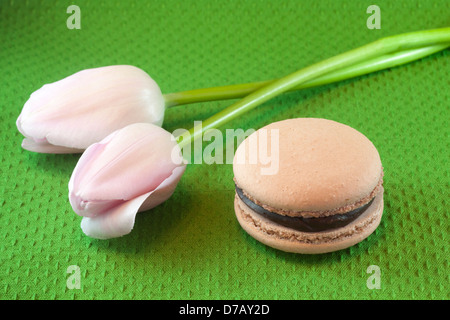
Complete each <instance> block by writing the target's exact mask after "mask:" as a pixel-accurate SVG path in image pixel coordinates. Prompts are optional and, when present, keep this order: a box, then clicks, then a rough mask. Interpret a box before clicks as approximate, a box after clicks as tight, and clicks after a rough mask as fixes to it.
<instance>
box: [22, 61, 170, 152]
mask: <svg viewBox="0 0 450 320" xmlns="http://www.w3.org/2000/svg"><path fill="white" fill-rule="evenodd" d="M164 104H165V101H164V97H163V95H162V92H161V90H160V88H159V87H158V85H157V83H156V82H155V81H154V80H153V79H152V78H151V77H150V76H149V75H148V74H147V73H145V72H144V71H143V70H141V69H139V68H137V67H134V66H128V65H118V66H107V67H100V68H94V69H87V70H83V71H80V72H77V73H75V74H73V75H71V76H69V77H66V78H64V79H62V80H59V81H56V82H54V83H51V84H47V85H44V86H43V87H41V88H40V89H39V90H37V91H35V92H33V93H32V94H31V95H30V98H29V99H28V101H27V102H26V103H25V105H24V107H23V109H22V112H21V114H20V115H19V117H18V119H17V122H16V124H17V128H18V130H19V131H20V132H21V133H22V134H23V135H24V136H25V137H26V138H31V139H34V140H37V141H39V140H41V139H46V141H47V142H48V144H51V145H56V146H61V147H66V148H67V149H66V151H65V152H66V153H68V152H70V151H74V152H77V153H79V152H81V151H82V150H85V149H86V148H87V147H88V146H89V145H91V144H93V143H95V142H98V141H100V140H102V139H103V138H104V137H106V136H107V135H108V134H110V133H111V132H113V131H115V130H117V129H121V128H123V127H125V126H127V125H129V124H132V123H136V122H146V123H153V124H155V125H157V126H161V125H162V122H163V118H164V111H165V106H164ZM25 145H26V146H28V144H26V143H25ZM30 150H31V151H37V152H45V153H47V152H48V153H53V152H52V151H56V152H57V151H59V150H61V149H58V148H55V149H52V148H45V147H42V148H40V147H37V148H35V147H33V146H31V147H30ZM80 150H81V151H80Z"/></svg>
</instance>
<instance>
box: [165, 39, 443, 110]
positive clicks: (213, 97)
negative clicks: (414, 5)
mask: <svg viewBox="0 0 450 320" xmlns="http://www.w3.org/2000/svg"><path fill="white" fill-rule="evenodd" d="M448 47H450V43H444V44H438V45H431V46H427V47H423V48H417V49H410V50H404V51H400V52H394V53H392V54H386V55H383V56H380V57H377V58H374V59H370V60H367V61H363V62H361V63H358V64H355V65H352V66H349V67H347V68H342V69H340V70H337V71H335V72H331V73H328V74H326V75H324V76H321V77H318V78H316V79H313V80H311V81H307V82H305V83H303V84H301V85H299V86H296V87H294V88H291V89H289V90H288V91H297V90H301V89H307V88H312V87H317V86H321V85H327V84H330V83H334V82H338V81H343V80H347V79H351V78H355V77H359V76H362V75H365V74H368V73H372V72H376V71H380V70H383V69H388V68H394V67H397V66H400V65H404V64H406V63H409V62H412V61H415V60H419V59H422V58H424V57H426V56H429V55H432V54H434V53H436V52H439V51H442V50H445V49H447V48H448ZM274 81H275V80H266V81H259V82H252V83H243V84H235V85H228V86H220V87H213V88H204V89H195V90H189V91H181V92H175V93H167V94H165V95H164V98H165V101H166V107H167V108H170V107H175V106H179V105H186V104H191V103H198V102H208V101H217V100H228V99H239V98H243V97H245V96H246V95H249V94H250V93H252V92H253V91H256V90H257V89H260V88H262V87H264V86H266V85H268V84H270V83H272V82H274Z"/></svg>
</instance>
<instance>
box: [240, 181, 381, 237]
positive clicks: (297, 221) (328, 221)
mask: <svg viewBox="0 0 450 320" xmlns="http://www.w3.org/2000/svg"><path fill="white" fill-rule="evenodd" d="M236 193H237V194H238V196H239V198H240V199H241V200H242V201H243V202H244V203H245V204H246V205H247V206H248V207H249V208H250V209H252V210H253V211H254V212H256V213H257V214H260V215H262V216H263V217H265V218H267V219H269V220H271V221H273V222H275V223H277V224H280V225H282V226H285V227H288V228H291V229H295V230H298V231H303V232H319V231H325V230H331V229H337V228H341V227H344V226H346V225H347V224H349V223H350V222H352V221H353V220H355V219H356V218H358V217H359V216H360V215H361V214H362V213H363V212H364V211H366V209H367V208H368V207H369V206H370V205H371V204H372V202H373V199H372V200H370V202H369V203H367V204H365V205H363V206H362V207H360V208H356V209H354V210H352V211H349V212H346V213H343V214H335V215H332V216H328V217H318V218H303V217H288V216H283V215H280V214H278V213H275V212H272V211H269V210H267V209H264V208H263V207H261V206H260V205H257V204H256V203H254V202H253V201H251V200H250V199H249V198H247V197H246V196H245V195H244V192H243V191H242V189H240V188H239V187H238V186H236Z"/></svg>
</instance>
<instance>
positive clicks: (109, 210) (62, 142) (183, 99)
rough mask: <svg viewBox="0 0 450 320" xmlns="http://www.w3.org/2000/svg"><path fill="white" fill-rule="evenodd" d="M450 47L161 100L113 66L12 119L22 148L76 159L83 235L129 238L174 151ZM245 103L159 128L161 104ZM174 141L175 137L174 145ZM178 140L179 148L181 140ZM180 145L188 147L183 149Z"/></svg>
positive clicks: (39, 94) (370, 57) (384, 43)
mask: <svg viewBox="0 0 450 320" xmlns="http://www.w3.org/2000/svg"><path fill="white" fill-rule="evenodd" d="M448 47H450V28H441V29H434V30H424V31H417V32H411V33H405V34H400V35H395V36H390V37H386V38H382V39H380V40H377V41H375V42H372V43H369V44H367V45H364V46H362V47H359V48H356V49H353V50H350V51H348V52H345V53H342V54H339V55H337V56H334V57H331V58H329V59H326V60H323V61H321V62H318V63H315V64H313V65H311V66H308V67H306V68H303V69H301V70H298V71H296V72H294V73H292V74H289V75H287V76H285V77H283V78H281V79H278V80H273V81H264V82H258V83H250V84H242V85H234V86H233V85H232V86H226V87H218V88H210V89H199V90H197V91H196V90H192V91H187V92H184V93H181V94H177V93H176V94H169V95H163V94H162V93H161V90H160V89H159V87H158V85H157V84H156V83H155V81H153V80H152V79H151V78H150V77H149V76H148V75H147V74H146V73H145V72H144V71H142V70H140V69H138V68H136V67H133V66H110V67H102V68H97V69H90V70H85V71H81V72H78V73H76V74H74V75H72V76H69V77H68V78H65V79H63V80H60V81H58V82H55V83H52V84H50V85H45V86H43V87H42V88H41V89H39V90H38V91H36V92H34V93H33V94H32V95H31V96H30V99H29V100H28V101H27V102H26V104H25V106H24V107H23V110H22V113H21V114H20V116H19V118H18V120H17V127H18V129H19V131H20V132H21V133H22V134H23V135H24V136H25V139H24V140H23V143H22V146H23V148H24V149H27V150H30V151H36V152H48V153H68V152H83V154H82V156H81V157H80V159H79V162H78V163H77V165H76V167H75V169H74V172H73V174H72V176H71V178H70V181H69V200H70V203H71V205H72V208H73V210H74V211H75V212H76V213H77V214H79V215H80V216H82V217H83V219H82V222H81V227H82V230H83V231H84V233H85V234H86V235H88V236H90V237H94V238H99V239H107V238H114V237H120V236H123V235H125V234H128V233H129V232H131V230H132V228H133V226H134V221H135V217H136V214H137V212H139V211H144V210H149V209H150V208H153V207H155V206H157V205H159V204H160V203H162V202H164V201H165V200H167V199H168V198H169V197H170V196H171V195H172V193H173V192H174V190H175V188H176V185H177V184H178V182H179V180H180V178H181V176H182V175H183V173H184V171H185V168H186V163H185V162H184V161H183V160H182V155H181V146H182V145H183V144H185V143H189V142H190V141H191V140H193V139H196V138H197V137H198V136H199V135H201V134H203V132H205V131H206V130H208V129H210V128H214V127H219V126H221V125H223V124H224V123H226V122H228V121H230V120H232V119H235V118H237V117H239V116H241V115H243V114H244V113H245V112H248V111H249V110H251V109H253V108H255V107H256V106H258V105H260V104H262V103H264V102H266V101H268V100H269V99H271V98H273V97H275V96H277V95H279V94H282V93H284V92H287V91H291V90H299V89H303V88H309V87H313V86H318V85H324V84H329V83H333V82H336V81H342V80H345V79H349V78H353V77H356V76H360V75H363V74H367V73H371V72H375V71H379V70H382V69H386V68H392V67H395V66H399V65H402V64H405V63H408V62H411V61H415V60H417V59H420V58H423V57H426V56H428V55H431V54H433V53H436V52H439V51H441V50H444V49H447V48H448ZM230 98H242V99H241V100H239V101H238V102H236V103H234V104H232V105H230V106H229V107H227V108H225V109H224V110H222V111H220V112H219V113H217V114H216V115H214V116H212V117H211V118H209V119H207V120H206V121H204V122H203V123H202V125H200V126H201V130H199V129H198V128H197V127H194V128H192V129H191V130H190V131H189V132H188V133H187V136H183V135H182V136H181V137H177V138H175V137H173V136H172V135H171V134H170V133H169V132H167V131H165V130H164V129H162V128H161V124H162V122H163V118H164V111H165V108H166V107H167V106H170V105H174V104H175V105H176V104H185V103H189V102H200V101H210V100H218V99H230ZM178 138H182V139H181V140H180V139H178ZM180 141H181V143H180ZM186 141H187V142H186Z"/></svg>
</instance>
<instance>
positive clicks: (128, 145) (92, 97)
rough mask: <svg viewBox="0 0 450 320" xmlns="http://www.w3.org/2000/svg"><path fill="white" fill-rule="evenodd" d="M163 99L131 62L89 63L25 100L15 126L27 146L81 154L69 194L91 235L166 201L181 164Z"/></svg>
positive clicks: (126, 228) (114, 230)
mask: <svg viewBox="0 0 450 320" xmlns="http://www.w3.org/2000/svg"><path fill="white" fill-rule="evenodd" d="M164 111H165V101H164V97H163V95H162V93H161V90H160V88H159V87H158V85H157V84H156V82H155V81H154V80H153V79H152V78H151V77H150V76H149V75H148V74H147V73H145V72H144V71H143V70H141V69H139V68H136V67H134V66H126V65H120V66H108V67H101V68H95V69H88V70H84V71H80V72H78V73H75V74H73V75H71V76H69V77H67V78H65V79H62V80H60V81H57V82H55V83H52V84H47V85H44V86H43V87H42V88H41V89H39V90H37V91H36V92H34V93H33V94H32V95H31V96H30V98H29V100H28V101H27V102H26V103H25V105H24V107H23V109H22V112H21V114H20V116H19V118H18V119H17V128H18V129H19V131H20V132H21V133H22V134H23V135H24V136H25V139H24V140H23V142H22V147H23V148H24V149H27V150H30V151H35V152H41V153H80V152H83V154H82V156H81V157H80V159H79V161H78V163H77V165H76V167H75V169H74V171H73V174H72V176H71V178H70V181H69V200H70V204H71V206H72V208H73V210H74V211H75V212H76V213H77V214H78V215H80V216H82V217H83V219H82V222H81V228H82V230H83V232H84V233H85V234H86V235H88V236H90V237H93V238H98V239H107V238H113V237H119V236H122V235H125V234H128V233H129V232H130V231H131V230H132V228H133V226H134V221H135V217H136V213H137V212H138V211H144V210H149V209H151V208H153V207H155V206H157V205H159V204H160V203H162V202H164V201H165V200H167V199H168V198H169V197H170V196H171V195H172V193H173V192H174V190H175V187H176V185H177V183H178V181H179V180H180V178H181V176H182V175H183V172H184V170H185V167H186V164H185V163H184V162H183V161H182V158H181V150H180V148H179V146H178V144H177V142H176V140H175V138H174V137H173V136H172V135H171V134H170V133H169V132H167V131H166V130H164V129H162V128H161V125H162V122H163V118H164Z"/></svg>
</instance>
